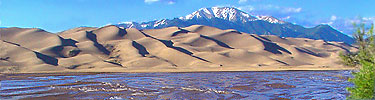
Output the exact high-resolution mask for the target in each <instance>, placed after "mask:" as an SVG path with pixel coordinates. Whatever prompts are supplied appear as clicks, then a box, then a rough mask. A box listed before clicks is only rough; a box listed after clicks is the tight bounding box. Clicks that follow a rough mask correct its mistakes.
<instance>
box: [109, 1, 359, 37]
mask: <svg viewBox="0 0 375 100" xmlns="http://www.w3.org/2000/svg"><path fill="white" fill-rule="evenodd" d="M116 25H117V26H119V27H124V28H137V29H160V28H166V27H171V26H177V27H187V26H191V25H206V26H212V27H216V28H219V29H236V30H238V31H241V32H245V33H251V34H260V35H261V34H272V35H277V36H281V37H301V38H310V39H322V40H326V41H338V42H345V43H349V44H351V43H353V42H354V39H353V38H351V37H349V36H347V35H345V34H343V33H341V32H339V31H337V30H335V29H333V28H332V27H330V26H325V25H322V26H321V25H319V26H317V27H313V28H305V27H302V26H299V25H295V24H291V23H288V22H285V21H282V20H279V19H277V18H275V17H272V16H252V15H250V14H248V13H246V12H243V11H241V10H239V9H237V8H234V7H212V8H201V9H199V10H197V11H195V12H193V13H191V14H188V15H186V16H183V17H179V18H174V19H162V20H155V21H149V22H142V23H137V22H123V23H119V24H116Z"/></svg>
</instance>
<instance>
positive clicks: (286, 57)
mask: <svg viewBox="0 0 375 100" xmlns="http://www.w3.org/2000/svg"><path fill="white" fill-rule="evenodd" d="M0 35H1V36H0V39H1V41H0V44H1V45H0V49H1V52H0V58H1V59H0V72H1V73H52V72H197V71H198V72H201V71H285V70H351V69H353V68H351V67H346V66H343V65H341V64H340V61H339V59H338V55H339V53H340V52H349V51H355V50H356V48H355V47H353V46H350V45H347V44H345V43H339V42H326V41H322V40H312V39H306V38H281V37H278V36H273V35H255V34H247V33H241V32H238V31H236V30H220V29H217V28H213V27H208V26H202V25H193V26H190V27H185V28H178V27H169V28H164V29H152V30H137V29H123V28H119V27H116V26H111V25H110V26H105V27H101V28H92V27H80V28H75V29H71V30H67V31H64V32H60V33H58V34H53V33H49V32H46V31H44V30H41V29H35V28H32V29H29V28H4V29H0Z"/></svg>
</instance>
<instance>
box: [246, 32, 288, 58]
mask: <svg viewBox="0 0 375 100" xmlns="http://www.w3.org/2000/svg"><path fill="white" fill-rule="evenodd" d="M251 36H252V37H254V38H255V39H257V40H259V41H261V42H262V43H263V45H264V50H266V51H268V52H271V53H273V54H282V52H280V51H279V50H281V51H284V52H286V53H288V54H292V53H291V52H290V51H288V50H287V49H285V48H283V47H280V46H279V45H277V44H276V43H272V42H268V41H264V40H262V39H260V38H258V37H255V36H253V35H251Z"/></svg>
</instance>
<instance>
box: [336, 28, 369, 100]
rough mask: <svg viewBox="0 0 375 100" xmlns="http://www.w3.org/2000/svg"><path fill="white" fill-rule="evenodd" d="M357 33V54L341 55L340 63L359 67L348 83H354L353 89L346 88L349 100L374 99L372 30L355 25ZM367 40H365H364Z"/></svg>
mask: <svg viewBox="0 0 375 100" xmlns="http://www.w3.org/2000/svg"><path fill="white" fill-rule="evenodd" d="M355 27H356V28H357V31H356V32H355V34H354V38H355V39H356V40H357V45H358V46H359V50H358V52H355V53H348V54H341V55H340V58H341V60H342V62H343V63H344V64H346V65H349V66H359V67H360V69H359V72H353V76H354V78H350V79H349V81H350V82H353V83H354V85H355V86H354V87H350V88H347V89H348V91H349V92H350V97H349V99H375V97H374V95H375V94H374V93H375V91H374V85H375V74H374V72H375V59H374V58H375V43H374V35H373V33H374V32H373V29H374V25H373V24H372V25H371V28H370V29H368V30H367V32H366V29H365V25H364V24H360V25H355ZM366 38H367V39H366Z"/></svg>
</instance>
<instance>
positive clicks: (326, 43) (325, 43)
mask: <svg viewBox="0 0 375 100" xmlns="http://www.w3.org/2000/svg"><path fill="white" fill-rule="evenodd" d="M323 45H332V46H335V47H339V48H341V49H344V50H345V51H346V52H350V50H348V49H346V48H344V47H342V46H339V45H336V44H332V43H328V42H326V41H325V42H324V44H323Z"/></svg>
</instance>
